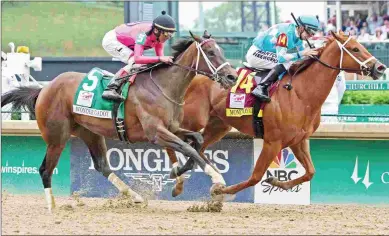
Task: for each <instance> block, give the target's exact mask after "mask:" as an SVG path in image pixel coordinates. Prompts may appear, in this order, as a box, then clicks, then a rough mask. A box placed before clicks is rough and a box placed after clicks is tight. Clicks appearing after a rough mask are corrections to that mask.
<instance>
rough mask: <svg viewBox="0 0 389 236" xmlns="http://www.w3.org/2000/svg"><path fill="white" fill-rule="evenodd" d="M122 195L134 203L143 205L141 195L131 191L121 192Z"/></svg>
mask: <svg viewBox="0 0 389 236" xmlns="http://www.w3.org/2000/svg"><path fill="white" fill-rule="evenodd" d="M122 194H123V195H124V196H128V197H130V198H132V200H133V201H134V203H143V202H144V201H145V200H144V199H143V197H142V196H141V195H139V194H138V193H136V192H134V191H133V190H131V189H128V190H127V191H126V192H123V193H122Z"/></svg>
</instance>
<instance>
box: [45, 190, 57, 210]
mask: <svg viewBox="0 0 389 236" xmlns="http://www.w3.org/2000/svg"><path fill="white" fill-rule="evenodd" d="M45 197H46V202H47V208H48V210H49V212H51V210H52V209H53V208H55V201H54V196H53V191H52V190H51V188H45Z"/></svg>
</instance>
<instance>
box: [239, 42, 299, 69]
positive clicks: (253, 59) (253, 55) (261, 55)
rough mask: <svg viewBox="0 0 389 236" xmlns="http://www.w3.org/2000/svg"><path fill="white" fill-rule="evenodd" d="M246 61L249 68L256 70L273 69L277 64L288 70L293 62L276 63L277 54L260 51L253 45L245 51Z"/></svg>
mask: <svg viewBox="0 0 389 236" xmlns="http://www.w3.org/2000/svg"><path fill="white" fill-rule="evenodd" d="M246 61H247V63H248V64H249V65H250V66H251V67H254V68H258V69H273V68H274V67H275V66H276V65H278V64H283V65H284V67H285V69H289V67H290V66H291V65H292V64H293V62H286V63H278V59H277V54H275V53H273V52H266V51H262V50H260V49H258V48H257V47H256V46H254V45H252V46H251V47H250V49H249V50H248V51H247V54H246Z"/></svg>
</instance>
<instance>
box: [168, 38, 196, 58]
mask: <svg viewBox="0 0 389 236" xmlns="http://www.w3.org/2000/svg"><path fill="white" fill-rule="evenodd" d="M193 41H194V40H193V39H192V38H183V39H179V40H177V41H176V42H175V43H174V44H173V45H172V50H173V52H172V56H173V57H174V58H177V57H178V56H179V55H180V54H181V53H183V52H184V51H185V50H186V49H188V47H189V46H190V45H191V44H192V43H193Z"/></svg>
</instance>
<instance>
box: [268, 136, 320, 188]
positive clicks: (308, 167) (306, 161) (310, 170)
mask: <svg viewBox="0 0 389 236" xmlns="http://www.w3.org/2000/svg"><path fill="white" fill-rule="evenodd" d="M290 149H292V151H293V154H294V155H295V157H296V158H297V160H299V162H300V163H301V165H302V166H303V167H304V168H305V174H304V175H303V176H301V177H299V178H297V179H293V180H290V181H285V182H281V181H279V180H278V179H276V178H274V177H270V178H268V179H266V182H268V183H270V184H272V185H274V186H277V187H280V188H282V189H285V190H287V189H290V188H293V187H294V186H296V185H299V184H302V183H304V182H307V181H310V180H311V179H312V177H313V175H314V174H315V167H314V166H313V163H312V159H311V154H310V153H309V144H308V139H304V140H302V141H301V142H300V143H297V144H295V145H293V146H290Z"/></svg>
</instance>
